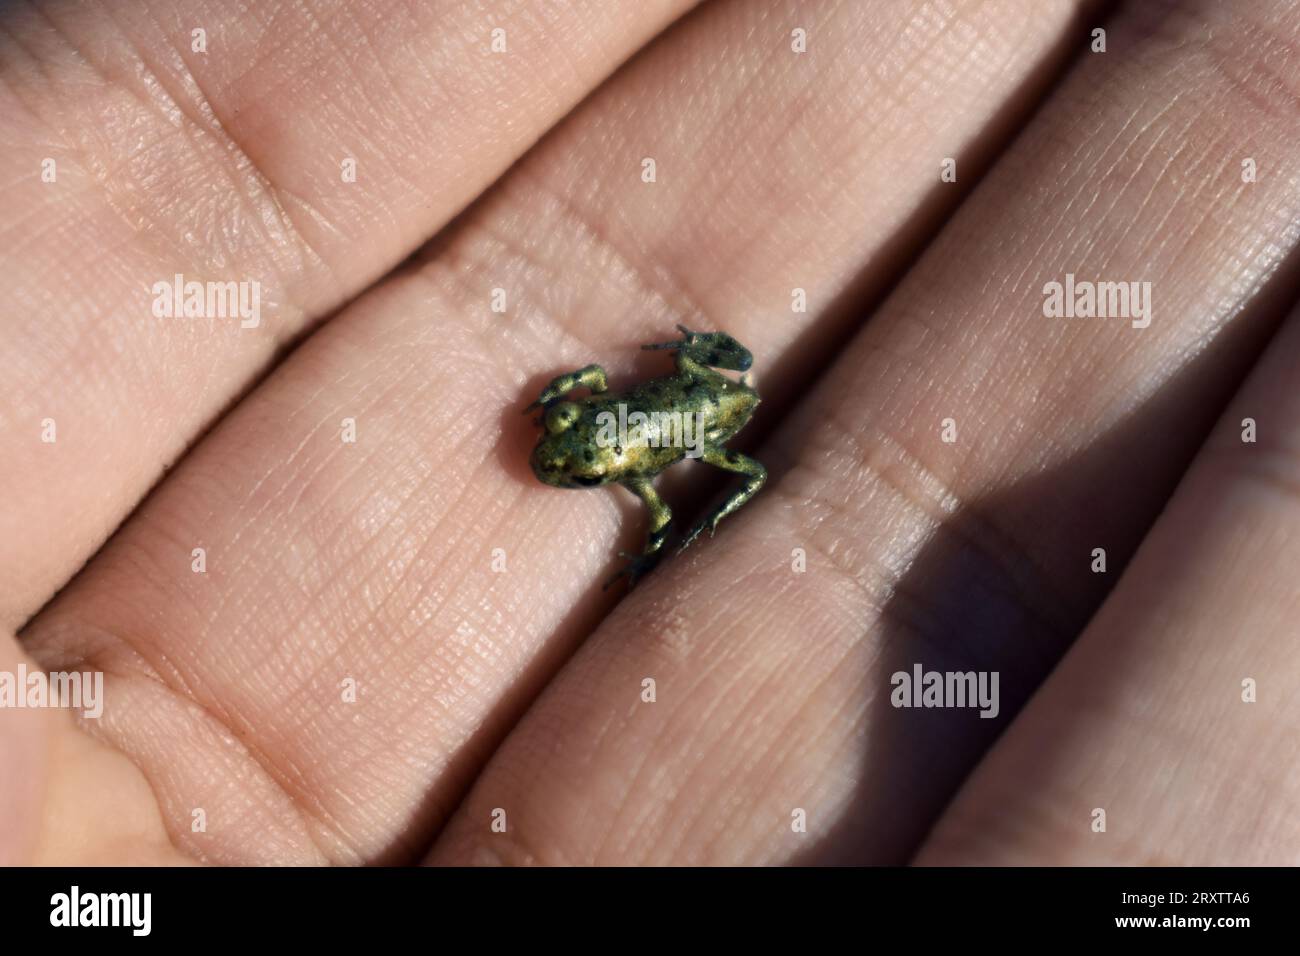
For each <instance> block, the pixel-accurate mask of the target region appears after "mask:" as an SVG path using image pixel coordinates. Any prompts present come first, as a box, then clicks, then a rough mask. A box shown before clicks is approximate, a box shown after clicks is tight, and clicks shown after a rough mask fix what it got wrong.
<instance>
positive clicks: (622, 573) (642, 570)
mask: <svg viewBox="0 0 1300 956" xmlns="http://www.w3.org/2000/svg"><path fill="white" fill-rule="evenodd" d="M618 556H619V557H620V558H624V559H626V560H627V564H626V565H625V566H624V567H623V568H621V569H620V570H619V571H618V573H617V574H615V575H614V576H613V577H611V578H610V579H609V580H608V581H606V582H605V584H604V585H603V586H602V587H601V590H602V591H607V590H609V588H610V587H611V586H612V585H613V584H614V583H615V582H616V581H617V580H618V579H619V578H622V577H626V578H627V586H628V588H629V589H631V588H634V587H636V582H637V579H638V578H640V577H641V576H642V575H644V574H648V573H649V572H650V571H652V570H653V569H654V567H655V565H656V564H658V563H659V553H658V552H657V551H656V552H654V553H651V554H633V553H631V552H629V551H620V552H619V553H618Z"/></svg>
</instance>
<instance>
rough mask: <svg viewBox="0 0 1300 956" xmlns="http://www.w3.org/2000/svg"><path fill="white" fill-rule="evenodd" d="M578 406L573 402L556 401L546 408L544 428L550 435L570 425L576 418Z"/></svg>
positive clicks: (556, 433)
mask: <svg viewBox="0 0 1300 956" xmlns="http://www.w3.org/2000/svg"><path fill="white" fill-rule="evenodd" d="M578 415H579V412H578V406H577V404H576V403H574V402H556V403H555V404H554V405H552V406H551V407H550V408H548V409H547V410H546V430H547V432H549V433H550V434H552V435H558V434H559V433H560V432H562V431H565V430H567V429H568V428H570V427H572V425H573V423H574V422H576V421H577V420H578Z"/></svg>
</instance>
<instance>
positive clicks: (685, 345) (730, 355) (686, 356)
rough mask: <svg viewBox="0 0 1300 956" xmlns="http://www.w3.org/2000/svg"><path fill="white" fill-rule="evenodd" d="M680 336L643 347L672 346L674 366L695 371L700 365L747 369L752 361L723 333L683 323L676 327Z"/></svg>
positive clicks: (747, 354)
mask: <svg viewBox="0 0 1300 956" xmlns="http://www.w3.org/2000/svg"><path fill="white" fill-rule="evenodd" d="M677 328H678V329H680V330H681V333H682V337H681V338H680V339H678V340H677V341H676V342H659V343H656V344H654V345H643V346H641V348H643V349H673V350H674V351H676V352H677V368H678V369H679V370H681V371H683V372H687V373H690V374H698V373H699V372H700V371H701V367H703V368H725V369H730V370H731V371H733V372H747V371H749V367H750V366H751V365H753V364H754V356H752V355H751V354H750V353H749V349H747V348H745V347H744V346H743V345H741V344H740V343H739V342H737V341H736V340H735V339H733V338H732V337H731V336H730V335H728V334H727V333H726V332H692V331H691V330H690V329H688V328H687V327H686V326H684V325H679V326H677Z"/></svg>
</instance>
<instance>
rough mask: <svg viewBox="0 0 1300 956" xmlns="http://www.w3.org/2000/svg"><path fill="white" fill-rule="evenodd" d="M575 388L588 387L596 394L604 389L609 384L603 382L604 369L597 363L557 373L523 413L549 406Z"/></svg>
mask: <svg viewBox="0 0 1300 956" xmlns="http://www.w3.org/2000/svg"><path fill="white" fill-rule="evenodd" d="M575 388H589V389H591V391H592V393H593V394H596V395H599V394H600V393H601V392H604V391H606V390H607V389H608V388H609V386H608V385H607V384H606V382H605V370H604V369H603V368H601V367H600V366H599V365H588V366H587V367H586V368H580V369H578V370H577V371H576V372H567V373H566V374H564V375H557V376H556V377H555V378H553V379H551V384H549V385H547V386H546V387H545V388H544V389H542V394H541V395H540V396H538V398H537V401H535V402H533V403H532V404H531V405H529V406H528V407H527V408H525V409H524V414H525V415H527V414H528V413H529V412H531V411H532V410H533V409H534V408H537V407H539V406H542V407H548V406H550V404H551V403H552V402H554V401H555V400H556V399H559V398H562V397H564V396H565V395H567V394H568V393H569V392H571V391H573V390H574V389H575Z"/></svg>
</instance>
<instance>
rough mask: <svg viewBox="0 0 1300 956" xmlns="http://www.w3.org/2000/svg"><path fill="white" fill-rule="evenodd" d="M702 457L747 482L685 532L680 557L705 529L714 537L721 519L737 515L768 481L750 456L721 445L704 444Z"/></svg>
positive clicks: (761, 469) (679, 549) (764, 469)
mask: <svg viewBox="0 0 1300 956" xmlns="http://www.w3.org/2000/svg"><path fill="white" fill-rule="evenodd" d="M700 457H701V460H702V461H705V462H707V463H708V464H710V465H713V466H714V467H716V468H722V469H724V470H726V471H734V472H737V473H739V474H742V475H744V476H745V483H744V484H743V485H741V486H740V487H739V488H737V489H736V490H735V491H734V492H732V493H731V494H730V495H729V496H728V497H727V500H726V501H724V502H722V504H720V505H718V507H717V508H715V509H713V511H711V512H709V514H708V515H706V516H705V517H704V518H703V519H702V520H701V521H700V522H699V523H698V524H696V525H695V526H694V527H692V528H691V530H690V531H688V532H687V533H686V537H685V538H684V539H683V540H682V543H681V544H680V545H678V546H677V553H678V554H681V553H682V552H683V551H685V550H686V549H687V548H689V547H690V546H691V542H693V541H694V540H695V539H696V538H698V537H699V536H700V535H701V534H703V533H704V532H705V531H706V530H707V531H708V532H709V536H710V537H712V536H713V533H714V532H715V531H716V530H717V528H718V524H719V523H720V522H721V521H722V519H723V518H725V517H727V516H728V515H731V514H735V512H736V511H738V510H739V509H740V508H741V507H742V506H743V505H744V504H745V503H746V502H748V501H749V499H750V498H752V497H754V495H756V494H757V493H758V489H760V488H762V487H763V482H765V481H767V469H766V468H764V467H763V466H762V465H761V464H760V463H758V462H757V461H755V460H754V459H752V458H750V457H749V456H748V455H742V454H741V453H740V452H738V451H728V450H727V449H725V448H723V447H721V446H719V445H705V446H704V453H703V454H702V455H701V456H700Z"/></svg>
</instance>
